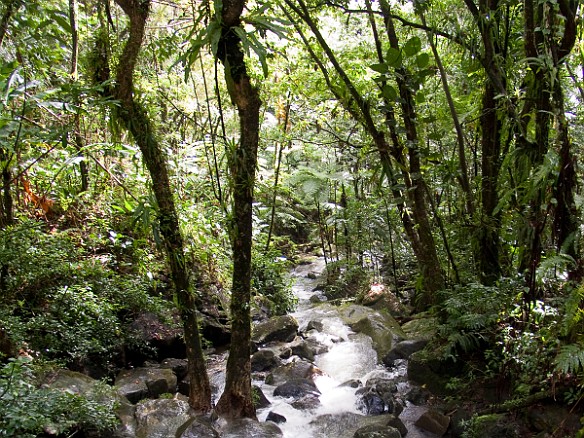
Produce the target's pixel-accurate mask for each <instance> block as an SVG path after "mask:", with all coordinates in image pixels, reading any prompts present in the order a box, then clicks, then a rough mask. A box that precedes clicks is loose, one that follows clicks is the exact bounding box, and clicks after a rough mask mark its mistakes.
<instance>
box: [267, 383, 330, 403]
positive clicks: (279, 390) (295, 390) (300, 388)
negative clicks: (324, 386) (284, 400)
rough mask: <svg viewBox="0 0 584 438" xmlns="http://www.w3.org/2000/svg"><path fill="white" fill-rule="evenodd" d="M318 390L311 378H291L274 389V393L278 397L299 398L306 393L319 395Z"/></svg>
mask: <svg viewBox="0 0 584 438" xmlns="http://www.w3.org/2000/svg"><path fill="white" fill-rule="evenodd" d="M319 394H320V391H319V390H318V388H317V387H316V385H315V384H314V382H313V381H312V380H308V379H292V380H289V381H288V382H286V383H283V384H281V385H279V386H277V387H276V389H274V395H275V396H279V397H293V398H294V399H297V400H298V399H300V398H302V397H304V396H307V395H319Z"/></svg>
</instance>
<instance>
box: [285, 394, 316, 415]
mask: <svg viewBox="0 0 584 438" xmlns="http://www.w3.org/2000/svg"><path fill="white" fill-rule="evenodd" d="M290 406H292V407H293V408H294V409H296V410H298V411H307V410H314V409H316V408H318V407H319V406H320V399H319V398H318V395H316V394H308V395H304V396H302V397H300V398H299V399H298V400H294V401H293V402H292V404H291V405H290Z"/></svg>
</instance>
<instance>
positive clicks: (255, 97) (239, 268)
mask: <svg viewBox="0 0 584 438" xmlns="http://www.w3.org/2000/svg"><path fill="white" fill-rule="evenodd" d="M245 3H246V2H245V0H226V1H223V4H222V7H221V8H220V9H219V10H218V11H216V14H218V17H216V18H217V19H218V20H219V22H220V23H221V36H220V38H219V43H218V49H217V58H218V59H219V60H220V61H221V63H222V64H223V66H224V69H225V82H226V84H227V90H228V92H229V96H230V97H231V100H232V102H233V104H234V105H235V106H236V107H237V113H238V116H239V135H240V138H239V142H238V144H237V145H236V146H235V148H234V149H233V150H232V151H230V156H229V170H230V177H231V184H232V189H233V205H232V211H231V215H232V218H231V221H230V224H229V228H230V230H229V231H230V236H231V245H232V249H233V282H232V289H231V305H230V308H231V332H232V335H231V347H230V350H229V358H228V360H227V375H226V381H225V390H224V392H223V394H222V395H221V397H220V399H219V401H218V402H217V406H216V411H217V413H218V414H219V415H221V416H225V417H233V418H239V417H248V418H255V417H256V413H255V407H254V405H253V400H252V390H251V359H250V355H251V316H250V301H251V250H252V201H253V191H254V184H255V169H256V165H257V153H258V142H259V128H260V124H259V120H260V106H261V100H260V97H259V93H258V89H257V88H256V87H255V86H254V85H253V84H252V80H251V78H250V76H249V74H248V71H247V67H246V65H245V56H244V52H243V50H242V45H241V44H242V41H241V38H240V36H239V34H238V30H241V24H242V23H241V14H242V12H243V8H244V7H245Z"/></svg>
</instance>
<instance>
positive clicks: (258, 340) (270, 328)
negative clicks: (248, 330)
mask: <svg viewBox="0 0 584 438" xmlns="http://www.w3.org/2000/svg"><path fill="white" fill-rule="evenodd" d="M297 334H298V321H296V319H295V318H294V317H292V316H290V315H283V316H275V317H273V318H270V319H269V320H267V321H266V322H262V323H259V324H258V325H256V326H255V327H254V328H253V330H252V341H253V342H254V343H255V344H258V345H261V344H266V343H268V342H273V341H279V342H291V341H292V340H294V338H295V337H296V335H297Z"/></svg>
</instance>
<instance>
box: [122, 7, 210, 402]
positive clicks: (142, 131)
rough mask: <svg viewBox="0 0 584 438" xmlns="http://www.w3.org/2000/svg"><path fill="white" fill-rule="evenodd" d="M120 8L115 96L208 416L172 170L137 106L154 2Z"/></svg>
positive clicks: (194, 389) (194, 383) (195, 398)
mask: <svg viewBox="0 0 584 438" xmlns="http://www.w3.org/2000/svg"><path fill="white" fill-rule="evenodd" d="M116 3H117V4H118V5H119V6H120V7H121V8H122V9H123V10H124V12H125V13H126V15H128V17H129V19H130V34H129V37H128V41H127V42H126V45H125V47H124V50H123V52H122V55H121V57H120V61H119V64H118V69H117V73H116V86H115V88H114V90H113V91H114V96H113V97H114V98H115V99H117V100H118V101H119V102H120V108H119V111H118V116H119V118H120V120H121V121H122V122H123V123H124V124H125V126H126V128H127V129H128V131H129V132H130V133H131V134H132V136H133V137H134V140H135V141H136V143H137V144H138V146H139V147H140V151H141V152H142V155H143V157H144V162H145V164H146V167H147V168H148V171H149V173H150V175H151V177H152V188H153V191H154V195H155V197H156V201H157V203H158V218H159V222H160V232H161V234H162V236H163V237H164V245H165V248H166V251H167V253H168V261H169V264H170V269H171V275H172V280H173V282H174V287H175V291H176V296H177V300H178V303H179V308H180V312H181V317H182V322H183V327H184V336H185V343H186V347H187V359H188V377H189V381H190V391H189V404H190V405H191V406H192V407H193V409H195V410H196V411H202V412H207V411H209V410H210V409H211V389H210V385H209V379H208V376H207V370H206V366H205V357H204V354H203V349H202V345H201V337H200V333H199V327H198V321H197V315H196V309H195V297H194V296H193V294H192V293H191V287H190V282H189V275H188V271H187V267H186V260H185V254H184V249H183V248H184V244H183V239H182V236H181V234H180V227H179V222H178V216H177V213H176V207H175V205H174V198H173V193H172V190H171V187H170V180H169V176H168V169H167V165H166V161H165V159H164V155H163V153H162V149H161V147H160V145H159V143H158V141H157V139H156V137H155V135H154V129H153V126H152V123H151V121H150V119H149V118H148V114H147V112H146V110H145V109H144V108H143V107H142V106H141V105H140V104H139V103H138V102H136V101H134V97H133V96H134V86H133V73H134V67H135V65H136V60H137V57H138V54H139V52H140V48H141V45H142V41H143V38H144V31H145V26H146V20H147V19H148V14H149V8H150V2H149V1H148V0H146V1H144V0H116Z"/></svg>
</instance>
